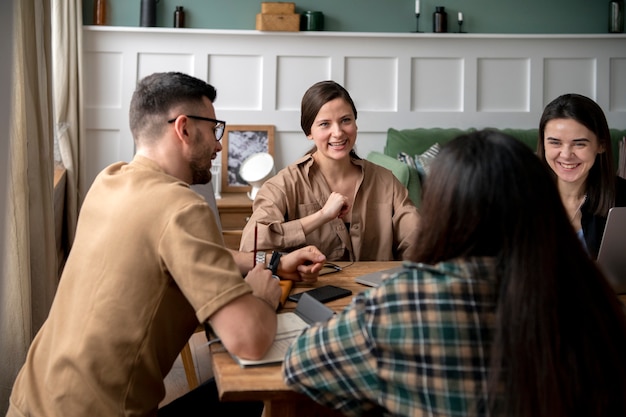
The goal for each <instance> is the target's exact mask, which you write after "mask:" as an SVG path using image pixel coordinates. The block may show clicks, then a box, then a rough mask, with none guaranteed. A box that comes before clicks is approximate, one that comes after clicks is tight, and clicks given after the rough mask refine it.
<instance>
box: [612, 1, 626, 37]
mask: <svg viewBox="0 0 626 417" xmlns="http://www.w3.org/2000/svg"><path fill="white" fill-rule="evenodd" d="M622 32H624V0H611V1H610V2H609V33H622Z"/></svg>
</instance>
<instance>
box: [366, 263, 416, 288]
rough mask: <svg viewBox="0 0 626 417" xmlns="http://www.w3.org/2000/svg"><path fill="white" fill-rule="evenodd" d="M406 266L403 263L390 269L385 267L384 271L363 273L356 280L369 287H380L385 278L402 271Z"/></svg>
mask: <svg viewBox="0 0 626 417" xmlns="http://www.w3.org/2000/svg"><path fill="white" fill-rule="evenodd" d="M404 269H405V267H404V266H402V264H400V265H398V266H395V267H393V268H389V269H383V270H382V271H376V272H370V273H369V274H365V275H361V276H360V277H356V278H355V280H354V281H355V282H358V283H359V284H363V285H367V286H368V287H378V286H379V285H380V284H381V282H383V280H385V279H386V278H388V277H389V276H391V275H393V274H395V273H398V272H401V271H402V270H404Z"/></svg>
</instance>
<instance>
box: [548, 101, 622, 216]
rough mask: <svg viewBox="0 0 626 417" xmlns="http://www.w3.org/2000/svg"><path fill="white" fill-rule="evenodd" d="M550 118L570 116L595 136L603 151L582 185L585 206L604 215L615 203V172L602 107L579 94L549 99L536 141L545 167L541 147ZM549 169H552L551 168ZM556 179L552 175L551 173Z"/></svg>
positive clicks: (566, 117) (567, 117) (608, 132)
mask: <svg viewBox="0 0 626 417" xmlns="http://www.w3.org/2000/svg"><path fill="white" fill-rule="evenodd" d="M554 119H572V120H575V121H577V122H578V123H580V124H582V125H583V126H585V127H586V128H587V129H589V130H590V131H592V132H593V133H594V134H595V135H596V137H597V138H598V144H599V145H600V146H602V147H604V152H602V153H599V154H598V155H596V160H595V162H594V163H593V166H592V167H591V169H590V170H589V176H588V177H587V182H586V184H585V191H586V193H587V203H586V205H587V206H588V207H589V208H590V211H591V212H592V213H594V214H596V215H600V216H604V217H606V216H607V213H608V211H609V208H611V207H613V206H614V205H615V173H616V169H615V166H614V164H613V149H612V147H611V132H610V130H609V125H608V123H607V121H606V117H605V116H604V112H603V111H602V108H601V107H600V106H599V105H598V104H597V103H596V102H595V101H593V100H592V99H590V98H588V97H585V96H583V95H580V94H563V95H562V96H559V97H557V98H555V99H554V100H552V102H550V103H549V104H548V105H547V106H546V108H545V109H544V110H543V114H542V115H541V119H540V120H539V140H538V141H537V155H539V157H540V158H541V161H542V162H543V163H544V164H545V165H546V166H547V167H549V165H548V162H547V161H546V149H545V143H544V141H545V129H546V125H547V124H548V122H549V121H551V120H554ZM551 172H552V170H551ZM552 175H553V178H555V179H556V174H554V173H552Z"/></svg>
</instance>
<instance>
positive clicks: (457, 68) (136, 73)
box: [80, 26, 626, 192]
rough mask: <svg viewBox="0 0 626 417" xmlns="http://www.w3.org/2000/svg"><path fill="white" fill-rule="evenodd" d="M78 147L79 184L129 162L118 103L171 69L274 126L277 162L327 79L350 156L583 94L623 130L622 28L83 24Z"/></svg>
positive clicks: (496, 123)
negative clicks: (355, 132) (307, 95)
mask: <svg viewBox="0 0 626 417" xmlns="http://www.w3.org/2000/svg"><path fill="white" fill-rule="evenodd" d="M83 33H84V41H83V48H84V54H83V58H84V64H85V77H84V85H85V91H86V96H85V101H84V103H85V104H84V106H85V107H84V109H85V115H86V118H85V124H86V134H87V138H86V146H85V147H84V149H82V150H81V151H82V152H83V157H84V158H83V161H84V163H83V165H82V166H81V177H80V189H81V191H82V192H85V191H86V190H87V188H88V187H89V186H90V185H91V182H92V181H93V178H94V177H95V175H96V174H97V172H99V171H100V170H101V169H102V168H104V167H105V166H106V165H108V164H110V163H113V162H116V161H119V160H124V161H128V160H130V159H131V158H132V157H133V153H134V146H133V141H132V137H131V134H130V130H129V128H128V106H129V102H130V99H131V97H132V93H133V91H134V88H135V85H136V83H137V81H138V80H139V79H140V78H142V77H143V76H145V75H148V74H150V73H153V72H156V71H182V72H186V73H189V74H191V75H194V76H196V77H198V78H201V79H204V80H206V81H208V82H209V83H211V84H213V85H215V87H216V88H217V90H218V97H217V100H216V103H215V108H216V113H217V117H218V118H220V119H223V120H226V121H227V122H228V123H229V124H238V125H240V124H251V125H258V124H272V125H275V127H276V135H275V162H276V167H277V169H281V168H283V167H284V166H286V165H287V164H289V163H291V162H293V161H294V160H295V159H296V158H298V157H299V156H300V155H302V154H303V153H304V152H306V151H307V150H308V149H309V148H310V147H311V142H310V141H309V140H307V139H306V138H305V137H304V135H303V133H302V131H301V129H300V100H301V99H302V95H303V94H304V92H305V91H306V89H307V88H308V87H310V86H311V85H312V84H313V83H315V82H317V81H320V80H326V79H333V80H335V81H337V82H339V83H341V84H342V85H344V86H345V87H346V88H347V89H348V90H349V91H350V93H351V95H352V98H353V99H354V101H355V104H356V106H357V110H358V120H357V123H358V126H359V138H358V140H357V152H358V153H359V154H360V155H361V156H363V157H365V156H367V154H368V153H369V152H370V151H372V150H377V151H382V150H383V147H384V142H385V137H386V131H387V129H388V128H389V127H395V128H398V129H403V128H414V127H459V128H467V127H476V128H481V127H487V126H490V127H513V128H533V127H536V126H537V124H538V121H539V116H540V115H541V112H542V110H543V107H544V106H545V105H546V104H547V103H548V102H549V101H550V100H552V99H553V98H555V97H556V96H558V95H560V94H563V93H567V92H577V93H581V94H585V95H588V96H590V97H591V98H593V99H595V100H596V101H597V102H598V103H599V104H600V106H601V107H602V108H603V109H604V110H605V112H606V115H607V119H608V121H609V124H610V126H611V127H614V128H621V129H626V35H615V34H611V35H609V34H607V35H481V34H453V33H449V34H432V33H419V34H416V33H406V34H403V33H348V32H324V31H322V32H258V31H254V30H248V31H245V30H244V31H242V30H204V29H173V28H124V27H106V26H104V27H96V26H85V27H84V30H83Z"/></svg>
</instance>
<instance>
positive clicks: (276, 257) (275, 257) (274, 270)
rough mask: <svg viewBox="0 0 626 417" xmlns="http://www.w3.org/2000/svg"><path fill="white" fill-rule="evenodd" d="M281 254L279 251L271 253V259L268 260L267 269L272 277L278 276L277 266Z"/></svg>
mask: <svg viewBox="0 0 626 417" xmlns="http://www.w3.org/2000/svg"><path fill="white" fill-rule="evenodd" d="M281 256H282V254H281V253H280V252H279V251H274V252H273V253H272V259H270V265H269V267H268V268H269V269H270V270H271V271H272V275H278V274H277V272H278V264H279V263H280V257H281Z"/></svg>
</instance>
